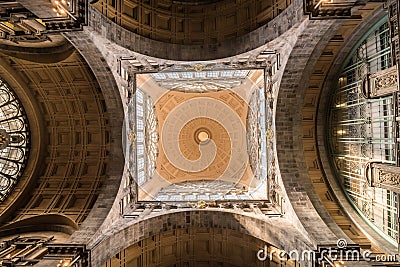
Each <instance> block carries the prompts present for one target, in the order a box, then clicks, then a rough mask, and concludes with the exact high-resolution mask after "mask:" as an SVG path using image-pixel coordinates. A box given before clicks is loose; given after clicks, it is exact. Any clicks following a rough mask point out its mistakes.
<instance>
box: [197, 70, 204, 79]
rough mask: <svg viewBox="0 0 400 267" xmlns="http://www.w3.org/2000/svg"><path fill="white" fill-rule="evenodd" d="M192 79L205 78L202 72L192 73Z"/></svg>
mask: <svg viewBox="0 0 400 267" xmlns="http://www.w3.org/2000/svg"><path fill="white" fill-rule="evenodd" d="M194 77H196V78H205V77H206V73H205V72H203V71H200V72H195V73H194Z"/></svg>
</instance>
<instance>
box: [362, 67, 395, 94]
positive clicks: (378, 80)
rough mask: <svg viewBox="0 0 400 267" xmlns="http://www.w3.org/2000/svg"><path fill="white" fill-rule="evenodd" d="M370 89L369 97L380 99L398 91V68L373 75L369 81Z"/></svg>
mask: <svg viewBox="0 0 400 267" xmlns="http://www.w3.org/2000/svg"><path fill="white" fill-rule="evenodd" d="M369 81H370V82H369V84H370V88H369V92H368V97H369V98H372V97H379V96H383V95H388V94H391V93H393V92H396V91H397V67H396V66H393V67H391V68H388V69H385V70H382V71H379V72H376V73H374V74H371V76H370V80H369Z"/></svg>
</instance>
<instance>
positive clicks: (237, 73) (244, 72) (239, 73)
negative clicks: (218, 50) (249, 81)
mask: <svg viewBox="0 0 400 267" xmlns="http://www.w3.org/2000/svg"><path fill="white" fill-rule="evenodd" d="M248 73H249V71H248V70H236V71H235V74H234V76H236V77H246V76H247V74H248Z"/></svg>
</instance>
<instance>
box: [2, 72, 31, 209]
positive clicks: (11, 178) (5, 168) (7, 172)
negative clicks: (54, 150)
mask: <svg viewBox="0 0 400 267" xmlns="http://www.w3.org/2000/svg"><path fill="white" fill-rule="evenodd" d="M28 152H29V126H28V120H27V118H26V115H25V112H24V110H23V107H22V104H21V102H20V101H19V99H18V98H17V96H16V95H15V93H14V92H13V91H12V90H11V88H10V87H9V86H8V85H7V84H6V83H5V82H4V81H2V80H0V202H2V201H4V199H5V198H6V197H7V196H8V195H9V193H10V192H11V191H12V189H13V187H14V186H15V184H16V183H17V182H18V179H19V178H20V177H21V175H22V172H23V170H24V167H25V165H26V161H27V159H28Z"/></svg>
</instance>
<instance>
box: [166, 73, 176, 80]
mask: <svg viewBox="0 0 400 267" xmlns="http://www.w3.org/2000/svg"><path fill="white" fill-rule="evenodd" d="M167 76H168V78H171V79H179V75H178V73H176V72H168V73H167Z"/></svg>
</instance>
